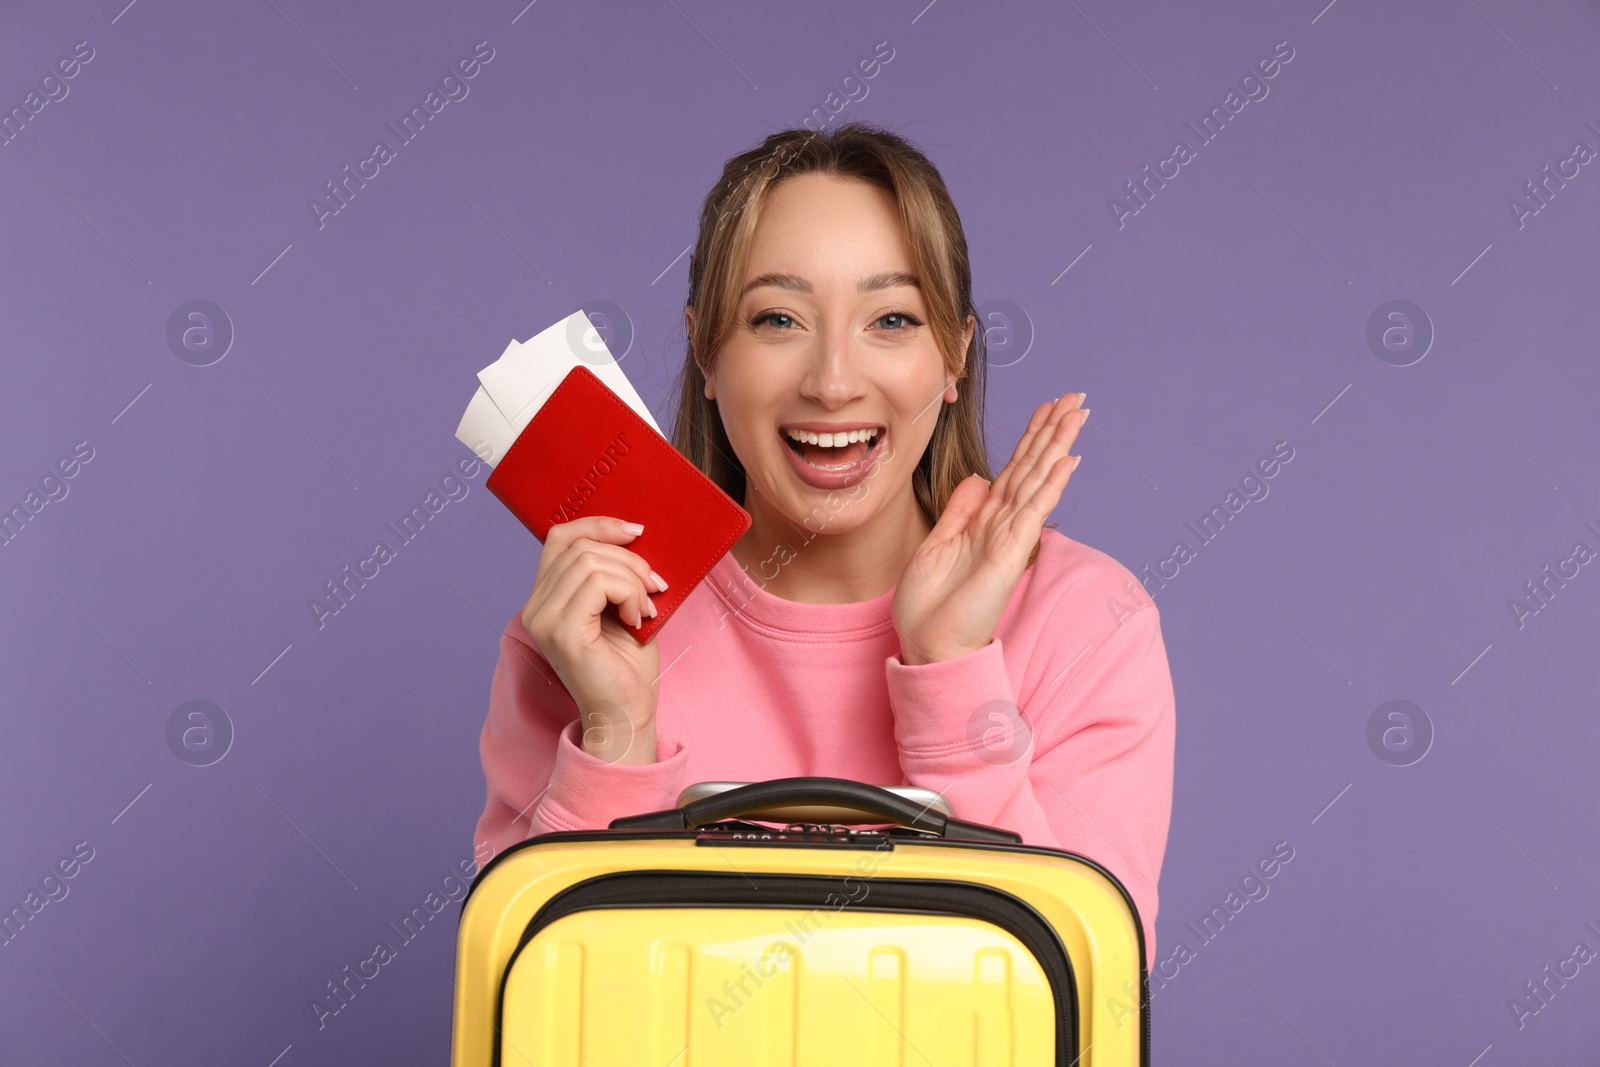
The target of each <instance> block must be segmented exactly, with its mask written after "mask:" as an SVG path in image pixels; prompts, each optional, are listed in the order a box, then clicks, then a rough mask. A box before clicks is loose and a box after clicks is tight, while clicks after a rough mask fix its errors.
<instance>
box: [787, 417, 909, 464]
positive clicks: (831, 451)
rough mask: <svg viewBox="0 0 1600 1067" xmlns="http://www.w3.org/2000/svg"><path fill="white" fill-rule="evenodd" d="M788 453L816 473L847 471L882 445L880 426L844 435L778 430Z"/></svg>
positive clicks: (882, 430)
mask: <svg viewBox="0 0 1600 1067" xmlns="http://www.w3.org/2000/svg"><path fill="white" fill-rule="evenodd" d="M779 432H780V433H781V434H782V436H783V440H784V443H785V444H787V445H788V446H789V450H790V451H791V452H793V453H794V454H795V455H797V456H799V457H800V458H801V459H802V460H804V461H805V462H806V464H807V465H808V466H811V467H815V468H816V469H817V470H820V471H847V470H852V469H854V468H856V467H859V466H860V465H861V464H863V463H864V462H866V460H867V459H868V457H870V456H871V455H872V454H873V452H874V451H875V450H876V449H877V448H878V446H879V445H880V444H881V443H882V441H883V438H884V435H885V430H884V428H883V427H881V426H877V427H871V428H868V429H861V430H850V431H848V432H844V433H833V434H826V433H823V434H819V433H813V432H811V431H810V430H780V431H779Z"/></svg>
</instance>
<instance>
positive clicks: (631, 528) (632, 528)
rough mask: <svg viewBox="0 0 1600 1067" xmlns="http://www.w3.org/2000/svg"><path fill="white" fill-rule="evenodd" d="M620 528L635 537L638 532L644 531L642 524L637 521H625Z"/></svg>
mask: <svg viewBox="0 0 1600 1067" xmlns="http://www.w3.org/2000/svg"><path fill="white" fill-rule="evenodd" d="M622 530H623V532H624V533H631V534H633V535H634V536H635V537H637V536H638V535H639V534H642V533H644V525H643V524H642V523H637V522H625V523H623V524H622Z"/></svg>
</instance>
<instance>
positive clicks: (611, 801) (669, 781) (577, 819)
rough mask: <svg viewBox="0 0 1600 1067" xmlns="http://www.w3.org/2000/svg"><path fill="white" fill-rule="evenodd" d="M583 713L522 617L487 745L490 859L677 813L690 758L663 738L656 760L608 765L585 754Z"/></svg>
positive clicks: (501, 671) (500, 677)
mask: <svg viewBox="0 0 1600 1067" xmlns="http://www.w3.org/2000/svg"><path fill="white" fill-rule="evenodd" d="M579 730H580V724H579V721H578V706H577V703H576V702H575V701H573V699H572V696H571V694H569V693H568V692H567V688H566V686H565V685H563V684H562V682H561V678H560V676H558V675H557V674H556V672H555V670H554V669H553V668H552V667H551V666H550V663H549V661H547V660H546V659H545V658H544V656H543V655H542V654H541V653H540V652H539V649H538V647H537V646H536V645H535V644H534V643H533V641H532V640H531V639H530V638H529V637H528V636H527V631H525V630H524V629H523V628H522V622H521V619H520V618H519V617H515V618H513V619H512V620H511V621H510V622H509V623H508V624H507V625H506V627H505V629H504V630H503V631H501V634H500V659H499V662H497V663H496V664H495V668H494V679H493V681H492V682H491V683H490V688H489V715H488V718H487V719H486V720H485V721H484V724H483V733H482V735H481V736H480V737H479V740H478V753H479V755H480V756H481V757H482V760H483V777H484V782H485V785H486V786H487V797H486V799H485V802H484V809H483V814H482V816H480V817H479V819H478V826H477V830H476V832H475V833H474V835H473V844H474V846H475V848H476V849H477V850H478V853H479V854H480V855H481V854H483V849H484V846H485V845H487V846H488V848H489V853H488V854H489V855H491V856H493V855H499V853H500V852H502V851H504V850H505V849H506V848H507V847H509V846H511V845H514V844H516V843H517V842H519V841H522V840H524V839H525V838H529V837H533V836H534V835H536V834H542V833H548V832H550V831H552V830H600V829H604V828H605V827H606V826H607V825H608V824H609V823H610V822H611V820H612V819H614V818H617V817H618V816H622V815H637V814H638V813H640V812H645V811H656V810H659V809H661V808H670V807H671V806H672V805H673V804H674V803H676V801H677V799H678V794H679V793H680V792H682V790H683V787H684V785H685V782H684V777H685V774H686V772H687V764H688V759H689V756H688V751H687V749H686V747H685V746H684V745H683V743H682V742H672V743H667V742H663V741H661V740H660V739H659V738H658V740H657V744H656V762H655V763H647V764H620V763H607V762H606V761H605V760H602V759H599V758H598V757H596V756H593V755H591V754H590V753H588V752H585V751H584V750H583V747H582V744H581V734H580V732H579Z"/></svg>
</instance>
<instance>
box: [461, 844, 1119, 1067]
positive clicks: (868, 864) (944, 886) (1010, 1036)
mask: <svg viewBox="0 0 1600 1067" xmlns="http://www.w3.org/2000/svg"><path fill="white" fill-rule="evenodd" d="M885 842H887V843H888V845H886V844H885ZM890 846H892V847H890ZM455 987H456V996H455V1015H454V1034H453V1040H452V1058H451V1063H452V1065H453V1067H580V1065H583V1067H612V1065H616V1067H622V1065H627V1067H640V1065H644V1067H723V1065H734V1064H738V1065H741V1067H756V1065H760V1067H767V1065H770V1067H778V1065H782V1067H846V1065H852V1064H872V1065H881V1064H907V1065H913V1064H916V1065H921V1064H930V1063H932V1064H938V1065H939V1067H965V1065H973V1067H976V1065H983V1067H992V1065H999V1064H1005V1065H1009V1067H1032V1065H1038V1067H1045V1065H1063V1067H1065V1065H1069V1064H1070V1065H1074V1067H1135V1065H1143V1064H1148V1055H1149V1044H1148V1042H1149V1032H1148V1025H1149V1024H1148V996H1147V986H1146V982H1145V959H1144V945H1143V931H1142V928H1141V926H1140V923H1139V920H1138V916H1137V913H1136V911H1135V910H1134V907H1133V904H1132V901H1131V899H1130V898H1129V897H1128V894H1127V893H1126V891H1125V890H1124V889H1123V887H1122V886H1121V885H1120V884H1119V883H1118V882H1117V881H1116V879H1115V878H1114V877H1113V876H1112V875H1110V873H1109V872H1107V871H1105V870H1104V869H1102V868H1101V867H1099V866H1098V865H1096V864H1095V863H1093V862H1092V861H1090V860H1088V859H1086V858H1084V857H1081V856H1077V855H1075V854H1073V853H1069V852H1064V851H1060V850H1057V849H1049V848H1039V847H1033V846H1026V845H1013V844H999V843H987V842H983V843H980V842H975V841H964V840H954V839H949V840H947V839H940V838H937V837H933V836H929V835H923V834H920V833H917V832H915V831H907V830H903V829H895V830H892V831H882V830H880V831H859V830H857V831H846V830H845V828H843V827H834V828H831V830H830V829H826V828H820V827H812V828H809V829H796V828H794V827H791V828H790V829H789V830H787V831H783V830H779V829H777V828H774V827H770V826H761V825H759V824H756V823H751V822H739V821H728V822H720V823H715V824H712V825H709V826H703V827H701V828H700V829H698V830H682V831H673V830H664V831H663V830H647V831H638V830H603V831H571V832H562V833H550V834H543V835H540V836H538V837H535V838H530V839H529V840H527V841H524V842H522V843H520V844H519V845H516V846H513V847H512V848H510V849H507V850H506V851H505V852H504V853H502V854H501V855H500V856H498V857H496V859H495V860H494V861H493V862H491V863H490V864H489V865H488V866H487V867H486V868H485V869H484V870H483V871H481V872H480V873H479V875H478V877H477V878H476V879H475V880H474V882H473V886H472V888H471V890H470V891H469V894H468V896H467V899H466V900H465V902H464V903H463V907H462V914H461V921H460V928H459V934H458V942H457V960H456V981H455Z"/></svg>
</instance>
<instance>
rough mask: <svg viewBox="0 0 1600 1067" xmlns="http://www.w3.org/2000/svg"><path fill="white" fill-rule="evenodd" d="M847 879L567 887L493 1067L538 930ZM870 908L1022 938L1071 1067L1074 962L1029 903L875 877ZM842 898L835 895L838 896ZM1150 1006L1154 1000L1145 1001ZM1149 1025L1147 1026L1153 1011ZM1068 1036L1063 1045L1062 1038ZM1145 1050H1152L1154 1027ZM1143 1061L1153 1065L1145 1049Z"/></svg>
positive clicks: (499, 1010) (685, 878)
mask: <svg viewBox="0 0 1600 1067" xmlns="http://www.w3.org/2000/svg"><path fill="white" fill-rule="evenodd" d="M846 877H851V876H832V875H800V874H749V875H745V874H721V873H716V872H705V873H702V872H692V871H625V872H618V873H614V874H605V875H600V876H597V877H595V878H590V879H587V880H585V881H582V882H579V883H577V884H576V885H572V886H568V887H567V888H566V889H564V890H562V891H561V892H559V893H557V894H556V895H555V896H553V897H551V898H550V899H549V900H548V901H546V902H545V904H544V906H543V907H541V908H540V909H539V910H538V911H537V912H536V913H535V914H534V916H533V918H532V919H530V920H528V924H527V926H526V927H525V928H524V929H523V932H522V937H521V939H520V940H519V941H518V942H517V947H516V949H515V950H514V951H513V952H512V953H511V958H510V959H509V960H508V961H507V962H506V966H505V969H504V970H503V971H501V973H500V988H499V992H498V995H497V996H496V999H495V1017H494V1027H495V1034H496V1035H497V1040H496V1041H495V1045H494V1059H493V1067H501V1059H500V1042H499V1040H498V1035H499V1034H500V1031H501V1024H502V1023H503V1022H504V1019H505V995H506V980H507V978H508V977H509V976H510V974H511V970H512V968H513V967H515V966H516V962H517V957H518V956H520V955H521V954H522V950H523V949H524V948H525V947H526V946H527V945H528V944H529V943H530V942H531V941H532V940H533V938H534V937H535V935H537V934H538V932H539V931H540V930H542V929H543V928H545V927H546V926H549V925H550V924H551V923H553V922H555V921H556V920H557V919H560V918H562V917H563V916H566V915H570V914H572V913H574V912H578V911H588V910H593V909H597V908H661V907H685V908H687V907H708V906H709V907H738V908H791V907H806V906H810V907H822V906H826V901H827V900H828V897H829V894H840V893H843V895H844V896H846V897H848V896H849V895H850V894H849V893H848V892H847V891H846V886H845V881H846ZM871 884H872V896H871V900H872V903H864V904H853V905H851V907H853V908H854V909H855V910H857V911H880V912H897V913H901V914H904V913H907V912H911V913H914V914H918V915H954V916H959V917H964V918H974V919H979V920H981V921H983V922H987V923H989V924H990V925H993V926H998V927H999V928H1001V929H1002V930H1005V931H1006V932H1007V933H1009V934H1011V935H1012V936H1013V937H1015V938H1016V939H1017V940H1018V941H1020V942H1021V943H1022V944H1023V946H1024V947H1025V948H1027V949H1028V951H1029V952H1030V953H1032V955H1033V957H1034V959H1036V960H1038V962H1039V965H1040V967H1041V969H1043V971H1044V972H1045V976H1046V977H1047V978H1048V979H1049V982H1050V988H1051V991H1052V993H1053V994H1054V997H1055V1004H1056V1034H1057V1038H1058V1039H1057V1041H1056V1055H1055V1063H1056V1064H1057V1065H1059V1067H1071V1065H1073V1064H1076V1063H1077V1062H1078V1060H1079V1057H1080V1056H1081V1052H1080V1051H1079V1050H1078V1012H1077V1005H1078V993H1077V984H1076V981H1075V979H1074V977H1073V973H1072V961H1071V959H1070V958H1069V957H1068V956H1067V952H1066V949H1065V948H1064V947H1063V946H1062V944H1061V940H1060V939H1059V938H1058V937H1057V936H1056V934H1055V931H1054V930H1053V929H1052V928H1051V927H1050V924H1049V923H1047V922H1046V921H1045V920H1044V918H1043V917H1042V916H1040V915H1039V913H1038V912H1037V911H1035V910H1034V909H1033V908H1032V907H1031V906H1030V905H1029V904H1028V903H1027V902H1025V901H1023V900H1021V899H1019V898H1018V897H1016V896H1013V895H1012V894H1010V893H1005V892H1002V891H1001V890H998V889H995V888H993V887H991V886H985V885H978V884H976V883H973V882H958V881H948V880H942V879H912V878H886V877H882V876H879V877H875V878H873V879H872V883H871ZM835 899H837V898H835ZM1146 1004H1148V997H1147V998H1146ZM1144 1014H1145V1018H1146V1022H1145V1026H1146V1027H1147V1028H1148V1010H1146V1012H1145V1013H1144ZM1063 1034H1064V1035H1066V1039H1065V1040H1064V1041H1063V1040H1061V1039H1060V1036H1061V1035H1063ZM1144 1046H1145V1048H1148V1047H1149V1042H1148V1030H1147V1032H1146V1040H1145V1042H1144ZM1140 1060H1141V1063H1146V1064H1147V1063H1148V1060H1147V1059H1146V1058H1145V1055H1144V1054H1143V1051H1142V1050H1141V1056H1140Z"/></svg>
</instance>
